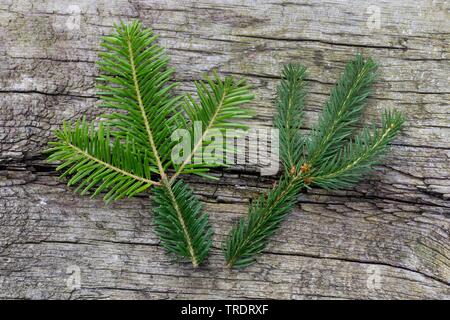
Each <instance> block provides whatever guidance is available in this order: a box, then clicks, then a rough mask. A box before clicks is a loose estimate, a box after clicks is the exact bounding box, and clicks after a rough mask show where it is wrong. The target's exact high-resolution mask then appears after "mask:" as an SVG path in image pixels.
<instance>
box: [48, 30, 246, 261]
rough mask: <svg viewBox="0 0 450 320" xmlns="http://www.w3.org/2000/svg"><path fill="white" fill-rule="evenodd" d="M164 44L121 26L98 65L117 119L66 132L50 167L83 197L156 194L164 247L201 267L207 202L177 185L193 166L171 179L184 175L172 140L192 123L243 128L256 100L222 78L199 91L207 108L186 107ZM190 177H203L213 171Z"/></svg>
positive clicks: (207, 236) (107, 40)
mask: <svg viewBox="0 0 450 320" xmlns="http://www.w3.org/2000/svg"><path fill="white" fill-rule="evenodd" d="M156 39H157V36H155V35H154V34H153V32H152V31H151V30H149V29H145V28H143V27H142V25H141V23H140V22H138V21H133V22H131V23H130V24H125V23H123V22H121V23H120V24H119V25H116V26H115V33H114V34H112V35H110V36H106V37H103V42H102V46H103V48H105V49H106V51H104V52H102V53H100V57H101V59H100V61H98V65H99V69H100V71H101V75H100V76H99V77H98V81H99V83H100V84H99V85H98V88H99V90H100V92H99V93H98V94H99V97H100V99H101V101H102V104H101V106H102V107H106V108H109V109H113V110H117V111H116V112H113V113H111V114H107V115H105V118H106V119H105V120H103V121H101V122H99V125H98V130H95V129H94V123H91V124H90V125H88V124H87V123H86V121H83V123H82V124H81V125H80V124H79V123H78V122H77V123H76V124H75V127H74V128H72V126H70V125H66V124H65V125H64V129H63V130H62V131H57V132H56V138H57V141H54V142H51V143H50V144H51V146H52V147H51V148H50V149H49V153H50V155H49V161H51V162H56V161H58V162H61V165H60V166H59V167H58V168H57V169H58V170H64V174H63V175H62V176H70V179H69V182H68V184H69V185H73V184H79V186H78V188H77V190H78V191H81V193H82V194H86V193H88V192H89V191H94V192H93V196H96V195H98V194H99V193H100V192H103V191H105V192H106V191H107V193H106V195H105V196H104V199H105V201H106V202H111V201H114V200H118V199H120V198H122V197H124V196H128V197H131V196H134V195H136V194H138V193H141V192H143V191H145V190H147V189H148V188H150V187H151V186H156V188H154V193H153V194H154V198H155V201H156V202H157V203H158V204H159V206H157V207H155V208H154V210H153V212H154V215H155V223H156V229H157V233H158V235H159V236H160V238H161V245H162V246H163V247H164V248H165V249H166V250H167V251H168V252H169V253H173V254H175V255H178V256H180V257H182V258H187V259H189V260H190V261H191V262H192V264H193V266H194V267H197V266H198V265H199V264H200V263H201V262H203V261H204V259H205V258H206V256H207V254H208V250H209V247H210V243H211V237H212V232H211V227H210V225H209V222H208V216H207V215H206V214H205V213H203V212H202V211H201V205H200V202H199V200H198V199H197V198H196V197H195V196H194V195H193V193H192V191H191V190H190V189H189V187H188V186H186V185H184V182H182V181H176V178H177V176H178V174H180V173H186V172H188V170H186V168H188V166H187V165H186V168H185V170H184V171H183V169H181V170H180V171H179V172H178V171H177V172H176V173H175V175H174V176H172V177H169V176H168V174H167V170H168V169H172V170H174V169H175V170H176V169H177V168H178V166H176V165H175V164H174V163H173V162H172V159H171V152H172V148H173V146H174V145H175V142H173V141H172V139H171V135H172V133H173V132H174V130H176V129H178V128H180V129H183V128H186V127H189V128H190V126H191V122H190V121H193V120H197V119H201V120H208V113H209V112H214V114H215V115H214V116H213V117H212V118H211V119H209V122H208V121H206V122H207V123H209V125H208V126H207V128H213V127H215V128H216V127H217V128H225V127H240V124H238V123H235V122H234V121H235V120H236V119H242V118H245V117H247V116H248V112H247V111H244V110H243V109H241V108H240V107H241V106H242V104H243V103H246V102H248V101H250V100H251V98H252V97H251V95H250V94H249V91H248V87H247V86H246V85H245V84H244V83H243V82H242V81H235V80H233V79H232V78H230V77H228V78H226V79H225V80H224V81H223V80H221V79H220V78H219V77H218V76H217V75H215V78H214V80H210V79H208V78H207V80H206V82H207V84H208V85H205V84H204V83H203V82H200V83H199V84H197V89H198V94H199V98H200V101H201V102H200V106H197V105H195V106H188V105H186V104H181V103H180V102H181V101H182V98H183V97H182V96H174V95H173V94H172V89H173V88H174V87H175V86H176V83H172V84H170V83H169V82H170V80H171V77H172V74H173V69H170V68H168V58H167V56H166V55H165V53H164V50H163V49H162V48H161V47H159V46H158V45H157V44H155V40H156ZM219 96H220V97H221V98H220V99H217V97H219ZM190 100H191V101H194V100H193V99H192V98H190ZM183 107H184V108H185V109H184V110H183V109H181V108H183ZM184 113H187V114H189V115H190V117H191V119H186V118H184V115H183V114H184ZM110 128H111V130H110ZM189 169H190V170H191V172H193V173H196V174H200V173H201V172H202V171H205V170H207V169H208V164H203V165H202V167H198V168H195V167H194V168H189ZM153 175H157V176H159V181H156V180H154V178H153V177H152V176H153Z"/></svg>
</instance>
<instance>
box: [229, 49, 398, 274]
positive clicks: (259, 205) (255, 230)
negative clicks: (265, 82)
mask: <svg viewBox="0 0 450 320" xmlns="http://www.w3.org/2000/svg"><path fill="white" fill-rule="evenodd" d="M305 75H306V68H304V67H303V66H301V65H295V64H289V65H286V66H285V67H284V70H283V73H282V80H281V83H280V85H279V87H278V91H277V93H278V97H277V110H278V114H277V115H276V117H275V126H276V127H277V128H278V129H279V130H280V152H281V160H282V163H283V165H284V174H283V175H282V177H281V179H280V181H279V183H278V185H277V186H276V187H274V189H272V190H270V191H269V192H268V193H267V195H265V196H260V198H259V199H258V200H256V201H255V202H253V203H252V205H251V206H250V209H249V214H248V216H247V217H245V218H242V219H241V220H240V221H239V223H238V224H237V225H236V226H235V227H234V228H233V229H232V231H231V233H230V235H229V237H228V239H227V241H226V242H225V245H224V250H225V258H226V260H227V263H228V266H230V267H233V266H235V267H245V266H248V265H250V264H252V263H253V262H255V259H256V256H257V255H258V254H259V253H261V252H262V251H263V250H264V248H265V247H266V245H267V243H268V241H269V238H270V237H271V236H272V235H273V234H274V233H275V231H276V230H277V229H278V227H279V225H280V223H281V221H282V220H283V219H284V218H285V217H286V215H287V214H288V213H289V212H291V211H292V208H293V206H294V204H295V202H296V199H297V197H298V195H299V193H300V192H301V191H302V190H303V189H304V188H309V187H310V186H314V185H316V186H319V187H323V188H326V189H337V188H346V187H350V186H352V185H354V184H355V183H357V182H358V181H359V180H360V179H361V178H362V177H363V176H364V175H365V174H367V173H368V172H370V170H371V168H372V167H373V165H375V164H377V163H378V161H379V160H380V157H381V155H382V154H383V153H384V152H385V151H386V149H387V146H388V144H389V143H390V142H391V141H392V140H393V139H394V138H395V137H396V135H397V134H398V133H399V131H400V129H401V128H402V125H403V122H404V119H403V116H402V115H401V114H400V113H399V112H396V111H385V112H384V114H383V116H382V121H381V127H380V128H376V127H375V125H373V126H372V128H370V127H365V128H363V129H362V130H360V131H359V132H358V130H357V127H356V124H357V123H358V122H359V121H360V118H361V115H362V112H363V110H364V105H365V102H366V100H367V97H368V96H369V95H370V93H371V88H372V84H373V82H374V80H375V77H376V64H375V63H374V62H373V60H372V59H370V58H369V59H366V60H364V59H363V57H362V56H361V55H357V56H356V58H355V59H354V60H353V61H351V62H349V63H348V64H347V67H346V69H345V71H344V73H343V75H342V77H341V78H340V80H339V81H338V83H337V84H336V86H335V87H334V89H333V90H332V92H331V95H330V99H329V100H328V101H327V103H326V105H325V107H324V110H323V112H322V114H321V116H320V118H319V121H318V123H317V125H316V126H315V127H314V128H313V130H312V132H311V134H310V136H309V137H303V136H302V135H301V134H300V132H299V129H300V127H301V125H302V115H303V108H304V96H305V90H304V89H305V84H304V78H305Z"/></svg>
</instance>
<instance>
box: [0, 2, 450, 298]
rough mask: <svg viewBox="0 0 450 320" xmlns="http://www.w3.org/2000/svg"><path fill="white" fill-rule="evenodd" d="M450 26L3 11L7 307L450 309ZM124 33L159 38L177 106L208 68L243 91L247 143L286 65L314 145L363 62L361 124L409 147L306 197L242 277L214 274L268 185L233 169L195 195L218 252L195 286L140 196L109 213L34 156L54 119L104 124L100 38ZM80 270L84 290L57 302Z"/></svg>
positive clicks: (424, 21)
mask: <svg viewBox="0 0 450 320" xmlns="http://www.w3.org/2000/svg"><path fill="white" fill-rule="evenodd" d="M374 5H375V6H376V7H373V6H374ZM377 8H378V9H379V10H380V18H381V20H380V25H379V28H378V26H377V25H376V18H377V17H376V11H377V10H378V9H377ZM448 10H449V8H448V2H446V1H444V0H438V1H413V0H411V1H405V0H403V1H395V2H394V1H376V2H373V1H338V0H330V1H324V2H318V1H317V2H314V1H290V2H284V1H280V0H273V1H270V2H269V1H258V0H251V1H237V0H230V1H223V0H217V1H213V0H206V1H192V2H191V1H175V0H166V1H152V0H142V1H136V0H130V1H125V0H114V1H87V0H86V1H81V2H80V1H73V2H71V1H60V0H58V1H56V0H54V1H13V0H0V34H1V41H0V97H1V98H0V298H15V299H16V298H59V299H86V298H109V299H111V298H213V299H215V298H286V299H290V298H295V299H297V298H313V299H316V298H344V299H347V298H446V299H449V298H450V244H449V237H450V202H449V198H450V182H449V180H450V179H449V178H450V164H449V163H450V162H449V157H450V139H449V138H450V118H449V116H450V114H449V106H448V101H449V98H450V91H449V71H450V64H449V43H448V39H449V33H450V25H449V21H450V19H449V18H450V17H449V13H448ZM374 12H375V16H373V14H374ZM119 18H124V19H126V20H127V19H131V18H139V19H141V20H143V22H144V23H145V24H146V25H147V26H151V27H153V28H154V29H155V30H156V31H157V32H158V33H159V34H160V35H161V39H160V43H161V44H162V45H164V46H166V47H167V48H168V52H169V54H170V55H171V57H172V60H171V61H172V62H171V63H172V65H173V66H175V67H176V68H177V74H176V76H177V79H178V80H180V81H181V82H182V90H187V91H191V90H192V81H191V80H192V79H198V78H199V77H200V75H201V74H202V73H203V72H206V71H209V70H211V69H212V68H218V69H219V71H220V72H222V73H223V74H233V75H238V76H243V77H246V78H248V79H249V80H250V81H251V82H252V83H253V84H254V85H255V88H256V95H257V99H256V101H255V103H254V104H253V105H252V106H251V107H252V108H254V109H255V110H257V114H258V115H257V118H256V120H254V121H253V122H252V123H253V124H254V125H255V126H269V125H270V123H271V117H272V114H273V106H272V101H273V94H274V88H275V86H276V84H277V81H278V74H279V70H280V67H281V65H282V64H283V63H286V62H289V61H300V62H302V63H304V64H306V65H307V66H308V67H309V70H310V76H309V77H310V79H309V80H310V92H311V93H310V94H309V96H308V108H307V111H308V112H307V121H306V125H307V126H306V128H305V129H308V128H309V127H310V125H311V123H312V121H314V119H315V118H316V116H317V111H318V110H320V108H321V105H322V104H323V102H324V101H325V99H326V97H327V95H328V92H329V90H330V88H331V86H332V84H333V83H334V81H335V80H336V79H337V77H338V76H339V74H340V72H341V71H342V69H343V66H344V64H345V62H346V61H347V60H348V59H350V58H351V57H353V56H354V54H355V53H356V52H362V53H364V54H366V55H371V56H373V57H374V58H375V59H376V60H377V61H378V62H379V63H380V65H381V68H380V72H381V77H380V81H379V82H378V84H377V86H376V92H375V94H374V96H373V98H372V99H371V100H370V105H369V107H368V109H367V117H368V118H369V117H372V116H379V114H380V111H381V110H382V109H383V108H386V107H396V108H398V109H400V110H402V111H403V112H404V113H405V114H406V116H407V119H408V122H407V126H406V129H405V130H404V132H403V133H402V135H401V137H400V138H399V139H397V140H396V142H395V147H393V148H392V150H391V153H390V155H389V157H388V159H387V160H386V165H384V166H380V167H379V170H378V172H377V173H376V174H374V175H372V176H371V177H369V178H368V179H367V180H366V181H365V182H364V183H361V184H360V185H358V187H356V188H354V189H351V190H346V191H341V192H335V193H329V192H325V191H323V190H319V189H315V190H313V191H312V192H310V193H308V194H305V195H302V196H301V197H300V199H299V203H298V206H297V208H296V210H295V212H294V213H293V214H292V215H291V216H290V217H289V218H288V221H286V222H285V223H284V225H283V228H282V231H281V232H279V234H278V235H277V236H276V237H275V238H274V240H273V241H272V243H271V245H270V246H269V248H268V249H267V251H266V252H265V254H263V255H262V256H261V257H260V259H259V261H258V263H257V264H255V265H254V266H252V267H250V268H248V269H245V271H230V270H228V269H226V268H224V266H223V265H224V261H223V258H222V255H221V252H220V250H219V249H220V243H221V241H222V240H223V238H224V236H225V235H226V234H227V232H228V231H229V229H230V228H231V225H232V224H233V223H234V222H235V221H236V219H237V218H238V217H239V216H240V215H242V214H245V213H246V208H247V204H248V201H249V200H250V199H252V198H253V197H254V196H255V195H256V194H257V193H258V192H260V191H262V190H264V189H265V188H268V187H269V186H270V185H271V184H272V183H273V181H274V179H275V178H264V179H263V178H261V177H259V176H258V175H257V174H255V173H252V172H251V171H250V172H249V171H243V170H240V169H235V170H231V171H228V172H226V173H223V172H218V173H217V174H218V175H221V176H222V179H221V180H220V182H218V183H216V182H211V181H204V180H202V179H191V181H192V183H193V187H194V188H195V190H196V193H197V194H199V195H201V197H202V200H203V201H204V203H205V204H206V208H207V209H208V211H209V212H210V214H211V220H212V223H213V225H214V227H215V229H216V235H215V249H214V250H213V253H212V255H211V257H210V259H209V262H208V263H207V264H206V265H205V266H203V267H202V268H201V269H200V270H195V271H194V270H192V269H191V268H190V267H189V266H188V265H177V264H174V263H171V261H170V259H169V258H168V257H167V256H166V255H165V254H163V252H162V250H161V247H160V246H159V245H158V240H157V238H156V237H155V235H154V233H153V226H152V217H151V214H150V206H151V204H150V202H149V200H148V199H147V198H146V197H145V196H143V197H140V198H134V199H127V200H124V201H120V202H118V203H115V204H113V205H110V206H105V205H104V204H103V203H102V201H101V200H91V199H89V198H81V197H79V196H77V195H75V194H73V192H72V191H71V190H70V189H69V188H67V187H66V186H65V185H64V183H62V182H60V181H58V179H57V176H56V175H55V174H54V173H53V171H52V170H53V168H52V167H51V166H49V165H48V164H46V163H45V162H44V161H43V158H42V155H41V152H42V150H43V148H44V147H45V145H46V142H47V141H48V139H49V138H50V136H51V133H50V130H51V129H54V128H57V127H58V126H59V125H60V124H61V122H62V120H63V119H75V118H79V117H80V116H81V115H82V114H84V113H87V114H88V115H90V116H91V117H94V116H96V115H98V114H99V113H100V111H99V110H98V109H96V108H94V105H95V103H96V99H95V94H94V92H95V89H94V79H95V75H96V73H97V70H96V68H95V65H94V62H95V60H96V56H97V52H98V50H99V36H100V35H102V34H107V33H109V32H110V30H111V25H112V23H113V22H114V21H118V19H119ZM372 18H374V19H375V21H374V20H373V19H372ZM371 19H372V20H371ZM368 21H369V22H368ZM73 268H75V269H77V268H79V271H80V275H81V278H80V280H81V288H79V289H77V288H74V286H68V285H67V280H68V279H71V276H73V275H71V274H70V273H71V272H72V271H73ZM75 273H76V272H75Z"/></svg>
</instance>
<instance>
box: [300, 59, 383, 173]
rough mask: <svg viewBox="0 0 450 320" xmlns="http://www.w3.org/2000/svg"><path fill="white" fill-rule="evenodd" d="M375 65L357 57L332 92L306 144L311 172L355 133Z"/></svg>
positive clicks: (369, 88) (373, 79) (369, 91)
mask: <svg viewBox="0 0 450 320" xmlns="http://www.w3.org/2000/svg"><path fill="white" fill-rule="evenodd" d="M376 70H377V65H376V64H375V62H374V61H373V60H372V59H370V58H369V59H367V60H364V59H363V57H362V56H361V55H360V54H358V55H357V56H356V58H355V59H354V60H353V61H351V62H349V63H348V64H347V66H346V68H345V71H344V73H343V74H342V76H341V78H340V79H339V81H338V82H337V84H336V86H335V87H334V88H333V90H332V91H331V94H330V98H329V100H328V101H327V103H326V104H325V107H324V109H323V112H322V113H321V116H320V118H319V121H318V123H317V125H316V126H315V127H314V128H313V130H312V133H311V135H310V138H309V139H308V143H307V154H308V160H307V162H308V163H309V164H310V166H311V167H312V168H313V169H314V167H316V166H320V165H321V162H322V161H324V160H327V159H328V157H329V156H334V154H335V153H336V151H338V150H339V149H340V148H341V147H342V146H343V144H345V143H346V141H347V140H348V139H349V137H351V135H352V134H353V133H354V131H355V125H356V124H357V123H358V122H359V121H360V118H361V115H362V112H363V111H364V107H365V102H366V100H367V97H368V96H369V95H370V93H371V92H372V84H373V82H374V81H375V78H376Z"/></svg>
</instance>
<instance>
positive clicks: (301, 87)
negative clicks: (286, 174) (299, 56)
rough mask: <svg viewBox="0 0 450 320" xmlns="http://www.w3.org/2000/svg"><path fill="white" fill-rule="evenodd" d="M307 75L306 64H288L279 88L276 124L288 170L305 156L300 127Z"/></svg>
mask: <svg viewBox="0 0 450 320" xmlns="http://www.w3.org/2000/svg"><path fill="white" fill-rule="evenodd" d="M305 76H306V68H305V67H304V66H302V65H298V64H288V65H287V66H286V67H285V68H284V69H283V72H282V77H281V83H280V85H279V86H278V88H277V110H278V113H277V115H276V117H275V120H274V124H275V126H276V127H277V128H278V130H279V137H280V154H281V160H282V163H283V164H284V165H285V167H286V169H287V170H291V169H292V168H293V167H294V168H295V166H296V165H297V164H298V163H299V162H300V160H301V158H302V156H303V143H304V142H303V137H302V135H301V133H300V128H301V125H302V123H303V115H304V112H303V109H304V107H305V102H304V98H305V95H306V90H305V86H306V83H305V82H304V78H305Z"/></svg>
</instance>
